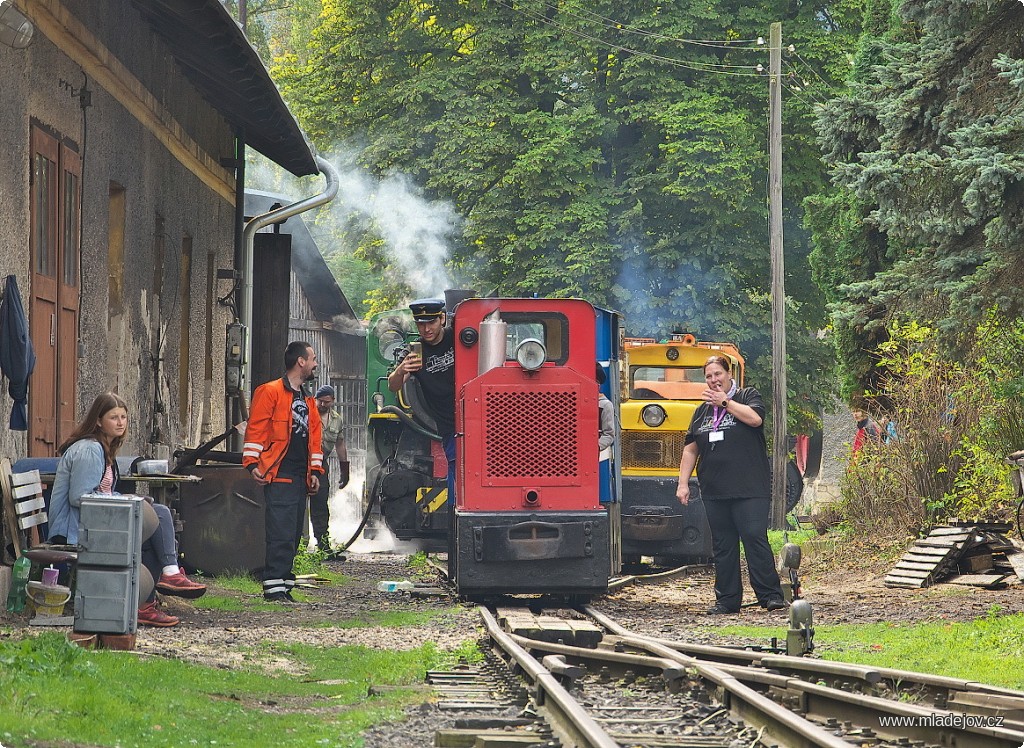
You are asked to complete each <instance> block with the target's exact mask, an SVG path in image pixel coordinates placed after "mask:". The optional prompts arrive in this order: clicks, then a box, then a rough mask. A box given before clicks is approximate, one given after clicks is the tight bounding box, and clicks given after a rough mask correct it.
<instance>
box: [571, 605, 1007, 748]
mask: <svg viewBox="0 0 1024 748" xmlns="http://www.w3.org/2000/svg"><path fill="white" fill-rule="evenodd" d="M587 613H588V615H589V614H596V615H594V616H593V617H594V620H595V621H597V622H598V623H600V624H601V625H602V626H605V627H606V628H609V629H610V630H614V631H616V633H617V636H618V638H619V641H620V642H622V643H624V644H626V645H628V646H630V647H633V648H634V649H640V650H645V651H648V652H651V653H652V654H657V655H659V656H660V657H663V658H665V659H677V661H678V662H680V663H681V664H685V663H689V662H691V661H693V659H694V658H692V657H691V656H690V655H687V654H683V653H682V652H678V651H677V650H675V649H674V648H672V647H670V646H666V645H665V644H663V643H660V642H659V641H655V640H654V639H652V638H650V637H645V636H640V635H636V634H631V633H629V632H628V630H626V629H625V628H624V627H622V626H621V625H619V624H618V623H616V622H615V621H613V620H611V619H609V618H608V617H607V616H604V615H603V614H600V613H598V612H597V611H592V610H589V609H588V610H587ZM673 653H675V655H674V657H673ZM762 659H767V660H768V661H769V662H771V661H773V660H774V661H778V660H779V659H782V658H779V657H777V656H770V657H768V658H762ZM792 659H794V658H785V660H786V661H787V664H789V663H788V661H789V660H792ZM829 664H830V665H834V664H843V663H829ZM756 665H761V666H764V663H763V662H761V663H757V662H753V661H751V662H750V663H749V664H748V665H746V666H744V665H732V664H723V663H718V664H716V665H715V667H716V668H718V669H719V670H721V671H722V672H724V673H726V674H728V675H730V676H732V677H734V678H736V679H738V680H740V681H744V682H748V683H749V682H753V683H758V684H760V685H763V686H770V687H774V688H777V689H784V690H786V691H789V692H791V693H796V694H799V705H800V708H801V709H802V710H804V711H805V712H806V713H807V714H808V715H811V716H814V717H816V718H819V719H822V720H827V719H829V718H837V717H838V718H841V719H849V720H850V721H853V722H856V723H857V724H860V725H862V726H867V727H869V728H870V729H871V730H873V731H874V732H875V733H877V734H881V735H885V736H887V737H890V738H896V739H898V738H905V737H909V738H917V739H923V740H929V741H932V740H935V739H936V737H937V736H938V739H939V741H940V742H941V743H942V744H944V745H955V746H957V748H1019V747H1020V746H1022V745H1024V732H1022V731H1019V730H1015V729H1010V728H1004V727H994V726H986V725H982V724H970V725H968V724H966V722H967V720H966V717H965V715H964V714H961V713H957V712H953V711H949V710H944V709H938V708H936V707H934V706H919V705H915V704H910V703H906V702H898V701H893V700H892V699H886V698H882V697H879V696H869V695H864V694H856V693H848V692H845V691H841V690H839V689H835V688H829V687H827V686H822V685H819V684H817V683H810V682H808V681H806V680H802V679H800V678H794V677H788V676H785V675H780V674H777V673H771V672H769V671H767V670H763V669H760V668H758V667H755V666H756ZM830 669H831V668H830ZM840 669H841V668H840ZM906 674H907V675H908V676H924V675H925V674H921V673H910V672H907V673H906ZM949 680H951V681H955V680H956V679H949ZM962 683H965V684H966V683H968V682H966V681H963V682H962ZM883 712H884V714H885V716H886V717H896V718H905V719H899V720H891V721H890V720H886V722H887V723H889V722H896V721H899V722H901V723H903V724H899V725H898V726H896V725H895V724H894V725H893V726H892V727H891V728H886V727H884V726H883V725H882V720H881V719H880V718H879V717H880V715H881V713H883ZM972 716H975V717H983V716H985V715H972ZM975 721H979V722H980V721H981V720H975ZM958 722H960V723H962V724H959V725H958V724H957V723H958ZM866 723H870V724H866Z"/></svg>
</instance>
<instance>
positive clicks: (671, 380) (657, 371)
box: [629, 366, 707, 400]
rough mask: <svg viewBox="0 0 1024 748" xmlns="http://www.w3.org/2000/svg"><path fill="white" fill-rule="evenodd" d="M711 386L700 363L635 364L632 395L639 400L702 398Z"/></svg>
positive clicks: (631, 379)
mask: <svg viewBox="0 0 1024 748" xmlns="http://www.w3.org/2000/svg"><path fill="white" fill-rule="evenodd" d="M706 387H707V384H706V383H705V381H704V369H703V368H702V367H700V366H631V367H629V391H630V397H631V398H633V399H637V400H699V399H700V398H701V393H702V392H703V391H704V389H705V388H706Z"/></svg>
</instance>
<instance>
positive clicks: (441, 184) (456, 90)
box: [272, 0, 862, 427]
mask: <svg viewBox="0 0 1024 748" xmlns="http://www.w3.org/2000/svg"><path fill="white" fill-rule="evenodd" d="M861 13H862V11H861V9H860V6H859V2H858V1H857V0H840V1H839V2H836V3H834V4H820V3H819V4H813V5H806V6H803V5H799V4H786V5H784V6H776V5H771V4H763V5H754V6H751V5H749V4H747V3H739V2H735V0H725V1H723V2H717V3H715V4H714V5H713V6H709V5H708V4H706V3H695V2H685V1H684V2H681V3H675V4H671V5H665V4H662V3H659V2H655V1H654V0H639V1H638V2H636V3H626V4H623V3H617V2H611V0H598V2H596V3H595V2H580V1H579V0H561V1H560V0H486V1H485V0H433V1H432V2H429V1H428V2H408V0H372V1H371V0H323V2H322V11H321V12H320V13H319V14H318V16H317V22H316V25H315V28H314V29H313V31H312V33H311V34H310V35H309V36H308V38H305V37H303V36H302V34H294V35H292V36H291V37H289V38H288V39H287V40H284V37H283V36H282V40H281V43H280V45H279V46H278V51H279V54H278V55H277V56H276V57H275V65H274V67H273V71H272V72H273V74H274V75H275V78H276V80H277V81H278V82H279V84H280V85H281V87H282V91H283V92H284V94H285V96H286V98H287V99H288V101H289V103H290V105H291V106H292V108H293V111H295V112H296V113H297V116H298V117H299V119H300V121H301V122H302V124H303V127H304V128H305V129H306V131H307V132H308V133H310V134H311V136H312V137H313V138H314V140H315V141H316V142H317V143H319V144H321V146H322V147H323V148H326V146H327V144H330V145H331V146H332V147H338V148H343V149H345V150H347V151H350V152H355V153H356V160H357V162H358V164H359V165H360V166H361V167H363V168H365V169H368V170H369V171H371V172H372V173H375V174H378V175H381V176H385V175H389V174H392V173H394V172H396V171H397V172H401V173H404V174H407V175H409V176H410V177H411V179H412V180H413V181H414V182H415V183H416V184H417V185H419V186H421V187H422V189H423V190H424V192H425V196H426V197H427V198H428V199H443V200H446V201H450V202H451V203H452V204H453V205H454V206H455V208H456V210H457V211H458V213H459V214H460V216H461V217H462V218H463V219H464V220H463V222H462V224H461V227H460V233H459V235H458V236H457V237H456V238H455V241H454V243H453V248H452V256H451V259H450V266H451V269H452V270H453V272H454V275H455V277H456V278H457V279H458V281H459V282H460V283H462V284H464V285H465V286H466V287H473V288H477V289H478V290H480V291H483V292H487V291H492V290H495V291H498V292H500V293H502V294H506V295H519V294H531V295H532V294H534V293H537V294H541V295H554V296H569V295H572V296H582V297H585V298H587V299H589V300H591V301H593V302H595V303H597V304H601V305H606V306H611V307H613V308H619V309H622V310H623V311H624V312H626V315H627V325H628V328H629V330H630V332H631V333H633V334H649V335H650V334H653V335H659V336H660V335H664V334H666V333H668V332H670V331H671V330H673V329H679V328H683V329H688V330H691V331H694V332H696V333H697V334H699V335H700V336H701V337H702V338H705V339H707V338H715V337H718V338H723V339H731V340H735V341H737V342H738V343H739V344H740V345H741V346H743V348H744V350H745V352H746V353H747V354H748V360H750V361H751V363H752V367H751V368H752V378H753V379H755V380H757V382H758V384H759V385H760V386H761V387H762V389H768V388H767V382H768V381H769V372H770V367H769V365H768V363H769V354H770V345H769V341H770V333H769V321H770V315H769V314H768V304H767V299H768V281H769V255H768V234H767V226H766V223H767V221H766V215H767V208H766V200H767V196H766V187H765V185H766V180H767V174H766V165H767V142H766V141H767V127H766V115H767V98H768V97H767V94H768V82H767V78H766V76H765V75H763V74H761V73H759V72H758V71H757V70H756V66H757V65H758V64H761V65H762V66H763V67H764V68H767V65H768V54H767V49H766V47H764V46H763V45H758V44H757V42H756V40H757V38H758V37H763V36H767V31H768V26H769V23H770V22H772V21H779V20H781V21H782V22H783V23H784V31H785V34H786V40H787V43H790V42H791V43H793V44H794V45H795V47H796V51H795V52H794V53H793V54H790V53H788V52H787V55H786V58H787V63H786V65H787V67H786V73H787V78H786V81H787V87H786V103H785V121H784V126H783V131H784V133H785V143H784V150H785V158H786V167H785V177H784V184H785V195H786V199H787V202H786V216H787V221H788V223H787V232H788V233H787V242H786V243H787V263H788V269H789V272H788V277H787V283H788V286H787V292H788V293H789V295H790V297H791V304H790V307H789V326H790V334H789V336H788V340H789V344H790V355H791V359H792V365H793V367H794V368H795V369H796V371H795V372H794V374H793V375H791V378H790V382H791V385H792V386H793V387H794V388H798V389H795V390H794V391H795V392H799V396H796V395H794V397H795V398H796V401H795V402H793V404H794V405H795V406H796V407H795V408H791V412H793V413H794V414H795V415H794V418H793V421H794V426H797V425H798V424H797V423H796V422H799V426H803V427H806V425H807V422H808V421H809V420H812V419H813V415H814V413H816V412H817V411H818V409H819V407H820V403H821V402H823V401H824V400H825V399H826V393H827V392H828V391H829V387H830V384H829V377H828V376H821V373H822V372H827V371H828V370H829V369H830V363H829V360H828V355H829V352H828V350H827V349H826V347H825V346H824V345H823V344H822V343H821V342H820V341H819V340H818V339H817V337H816V336H815V335H814V334H813V333H814V331H816V330H818V329H819V328H820V327H822V326H823V324H824V321H825V317H824V306H823V304H822V302H821V300H820V296H819V294H818V292H817V290H816V289H815V287H814V286H813V284H812V283H811V282H810V277H809V273H808V271H807V270H806V267H807V262H806V259H807V254H808V248H809V245H808V234H807V233H806V232H805V231H804V230H803V229H802V228H801V227H800V226H799V223H798V221H797V217H798V212H797V211H798V206H799V204H800V201H801V200H802V199H803V198H804V197H806V196H807V195H809V194H811V193H813V192H815V191H817V190H819V189H820V188H821V186H822V184H823V180H824V171H823V169H822V164H821V162H820V160H819V158H818V156H817V150H816V147H815V144H814V130H813V126H812V116H813V115H812V105H813V104H814V102H815V101H816V100H818V99H820V98H823V96H824V95H825V92H826V91H827V86H828V85H829V83H828V81H833V80H841V79H842V78H843V77H844V76H845V68H846V67H848V62H847V60H848V59H849V57H848V54H851V53H852V52H853V41H854V40H855V39H856V38H857V35H858V34H859V23H860V18H861ZM791 92H792V94H793V95H791ZM372 244H373V238H372V237H368V238H367V239H365V240H364V241H363V242H362V243H361V246H369V245H372ZM365 256H366V257H367V259H371V261H372V260H373V259H376V260H385V258H384V257H382V256H380V255H376V256H373V257H371V253H367V254H366V255H365ZM384 296H387V297H391V296H393V294H390V293H387V292H386V293H384Z"/></svg>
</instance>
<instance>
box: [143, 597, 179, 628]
mask: <svg viewBox="0 0 1024 748" xmlns="http://www.w3.org/2000/svg"><path fill="white" fill-rule="evenodd" d="M179 623H180V621H179V620H178V619H177V618H176V617H175V616H172V615H169V614H167V613H164V612H163V611H162V610H160V608H158V607H156V600H151V601H149V602H148V603H146V604H145V605H143V606H142V607H141V608H139V625H140V626H157V627H159V628H168V627H170V626H177V625H178V624H179Z"/></svg>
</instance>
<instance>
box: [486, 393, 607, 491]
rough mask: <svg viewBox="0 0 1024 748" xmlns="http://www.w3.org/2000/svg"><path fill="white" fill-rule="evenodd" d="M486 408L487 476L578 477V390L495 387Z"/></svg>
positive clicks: (487, 395) (487, 399)
mask: <svg viewBox="0 0 1024 748" xmlns="http://www.w3.org/2000/svg"><path fill="white" fill-rule="evenodd" d="M484 408H485V420H486V423H487V429H486V430H485V432H484V433H485V436H484V442H485V443H484V460H485V472H486V474H487V477H488V478H499V479H502V478H504V479H507V478H555V479H558V478H566V479H574V478H576V476H577V474H578V472H579V465H578V456H577V445H576V443H577V441H578V437H577V434H576V420H577V410H578V403H577V394H576V392H575V391H573V390H556V389H550V390H546V391H541V392H524V391H522V390H513V391H504V392H503V391H501V390H491V391H487V392H485V398H484ZM595 449H596V447H595Z"/></svg>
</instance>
